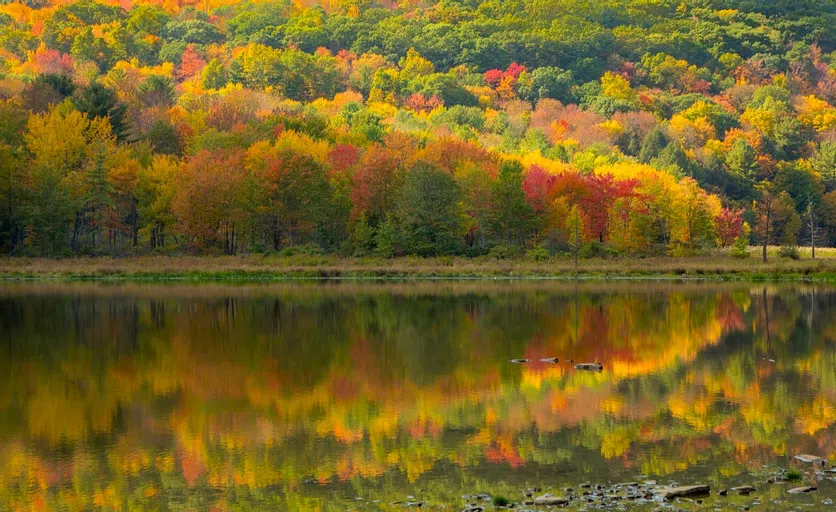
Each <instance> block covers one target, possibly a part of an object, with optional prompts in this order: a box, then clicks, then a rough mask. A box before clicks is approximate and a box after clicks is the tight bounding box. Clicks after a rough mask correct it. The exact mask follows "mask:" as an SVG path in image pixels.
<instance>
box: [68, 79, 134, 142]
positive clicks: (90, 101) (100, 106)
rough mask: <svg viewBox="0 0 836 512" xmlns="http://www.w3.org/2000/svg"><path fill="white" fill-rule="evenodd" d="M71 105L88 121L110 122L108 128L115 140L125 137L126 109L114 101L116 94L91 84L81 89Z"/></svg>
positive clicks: (96, 83)
mask: <svg viewBox="0 0 836 512" xmlns="http://www.w3.org/2000/svg"><path fill="white" fill-rule="evenodd" d="M73 104H74V105H75V107H76V108H77V109H78V111H79V112H81V113H82V114H86V115H87V117H89V118H90V119H95V118H97V117H98V118H102V119H107V120H108V122H110V128H111V131H112V132H113V134H114V135H115V136H116V140H119V141H123V140H125V137H127V132H128V125H127V121H126V120H125V112H126V110H127V107H126V106H125V105H123V104H121V103H119V101H118V100H117V99H116V93H115V92H113V91H112V90H110V89H108V88H107V87H105V86H104V85H102V84H100V83H99V82H93V83H91V84H90V85H89V86H88V87H85V88H84V89H81V90H80V91H79V92H78V93H77V94H76V95H75V97H74V98H73Z"/></svg>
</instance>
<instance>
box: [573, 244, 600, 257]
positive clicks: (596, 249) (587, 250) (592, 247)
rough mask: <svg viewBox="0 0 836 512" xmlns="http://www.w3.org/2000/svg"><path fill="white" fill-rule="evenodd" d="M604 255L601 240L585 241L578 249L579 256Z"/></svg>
mask: <svg viewBox="0 0 836 512" xmlns="http://www.w3.org/2000/svg"><path fill="white" fill-rule="evenodd" d="M603 255H604V245H603V244H602V243H601V242H595V241H593V242H587V243H585V244H583V245H582V246H581V248H580V250H579V251H578V257H580V258H584V259H586V258H597V257H600V256H603Z"/></svg>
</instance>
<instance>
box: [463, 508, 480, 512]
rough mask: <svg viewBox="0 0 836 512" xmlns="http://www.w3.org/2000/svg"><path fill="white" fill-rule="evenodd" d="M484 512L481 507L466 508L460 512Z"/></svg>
mask: <svg viewBox="0 0 836 512" xmlns="http://www.w3.org/2000/svg"><path fill="white" fill-rule="evenodd" d="M484 510H485V509H484V508H482V507H467V508H466V509H464V510H463V511H462V512H484Z"/></svg>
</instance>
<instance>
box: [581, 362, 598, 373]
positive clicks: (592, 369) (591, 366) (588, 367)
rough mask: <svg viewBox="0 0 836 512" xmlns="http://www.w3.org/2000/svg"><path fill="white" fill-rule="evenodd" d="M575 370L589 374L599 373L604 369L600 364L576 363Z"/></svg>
mask: <svg viewBox="0 0 836 512" xmlns="http://www.w3.org/2000/svg"><path fill="white" fill-rule="evenodd" d="M575 369H576V370H585V371H589V372H600V371H602V370H603V369H604V365H603V364H602V363H578V364H576V365H575Z"/></svg>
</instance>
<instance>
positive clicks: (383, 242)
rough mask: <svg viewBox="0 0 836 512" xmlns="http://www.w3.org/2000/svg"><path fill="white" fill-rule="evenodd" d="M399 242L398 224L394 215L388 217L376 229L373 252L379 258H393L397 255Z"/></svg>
mask: <svg viewBox="0 0 836 512" xmlns="http://www.w3.org/2000/svg"><path fill="white" fill-rule="evenodd" d="M397 244H398V226H397V224H396V223H395V221H394V219H393V218H392V217H386V218H385V219H384V220H383V222H381V223H380V224H378V226H377V229H376V230H375V234H374V251H373V254H374V255H375V256H377V257H378V258H391V257H393V256H395V251H396V249H397Z"/></svg>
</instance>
